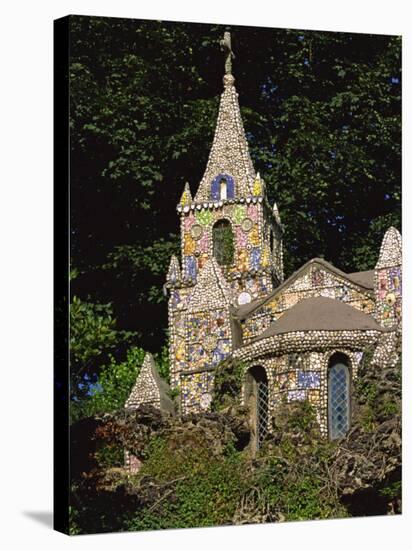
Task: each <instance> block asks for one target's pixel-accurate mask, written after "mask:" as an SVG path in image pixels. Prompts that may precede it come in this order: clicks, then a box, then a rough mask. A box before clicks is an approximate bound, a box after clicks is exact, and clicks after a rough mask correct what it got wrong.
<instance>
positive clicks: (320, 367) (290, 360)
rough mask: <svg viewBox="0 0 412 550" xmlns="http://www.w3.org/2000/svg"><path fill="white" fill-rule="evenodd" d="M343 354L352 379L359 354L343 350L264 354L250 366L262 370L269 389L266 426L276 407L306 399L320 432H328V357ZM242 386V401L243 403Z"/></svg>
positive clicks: (355, 375)
mask: <svg viewBox="0 0 412 550" xmlns="http://www.w3.org/2000/svg"><path fill="white" fill-rule="evenodd" d="M337 352H338V353H343V354H344V355H345V356H346V357H347V359H348V364H349V366H350V368H351V371H352V378H353V380H355V379H356V377H357V373H358V367H359V363H360V361H361V359H362V355H363V353H362V351H356V352H354V351H350V350H346V349H336V350H329V351H326V352H308V353H303V354H299V353H290V354H285V355H282V356H278V357H276V356H271V355H268V356H266V357H264V358H262V359H261V360H260V361H256V362H253V363H252V362H251V365H252V364H253V365H260V366H262V367H264V369H265V371H266V375H267V378H268V387H269V426H270V427H271V426H272V421H273V420H275V417H276V408H277V407H278V406H279V405H280V404H281V403H285V402H286V403H291V402H293V401H303V400H308V401H309V402H310V403H311V404H312V405H313V406H314V408H315V410H316V417H317V421H318V423H319V427H320V430H321V433H322V434H323V435H325V436H326V435H327V433H328V366H329V361H330V358H331V357H332V355H334V354H335V353H337ZM244 396H245V386H244V387H243V391H242V402H243V404H246V403H245V397H244Z"/></svg>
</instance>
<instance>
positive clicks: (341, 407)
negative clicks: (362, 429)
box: [328, 355, 351, 440]
mask: <svg viewBox="0 0 412 550" xmlns="http://www.w3.org/2000/svg"><path fill="white" fill-rule="evenodd" d="M348 364H349V362H348V360H347V358H346V357H345V356H343V355H336V356H334V357H332V358H331V360H330V364H329V370H328V432H329V439H331V440H334V439H341V438H343V437H345V436H346V434H347V432H348V431H349V428H350V407H351V403H350V397H351V396H350V390H351V373H350V370H349V366H348Z"/></svg>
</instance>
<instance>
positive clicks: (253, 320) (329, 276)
mask: <svg viewBox="0 0 412 550" xmlns="http://www.w3.org/2000/svg"><path fill="white" fill-rule="evenodd" d="M372 294H373V293H372V292H368V291H366V290H365V291H363V290H362V289H361V287H359V286H358V285H356V284H354V283H351V282H350V281H347V280H346V279H344V278H343V277H342V278H341V277H339V276H338V275H335V274H333V273H331V272H329V271H327V270H326V269H322V268H321V267H320V266H318V265H313V266H311V267H310V268H309V269H308V270H307V272H306V273H303V274H302V275H301V276H300V277H298V278H297V279H296V280H295V281H294V282H293V283H292V284H291V285H290V286H288V287H287V288H285V289H284V290H283V291H281V292H279V293H278V294H276V296H274V297H273V299H272V300H270V301H269V302H267V303H266V304H265V305H264V306H263V307H262V308H260V309H259V310H257V311H256V313H255V314H254V315H253V316H251V317H250V318H248V319H246V320H245V321H243V322H242V329H243V343H248V342H250V341H251V339H253V338H255V337H256V336H258V335H259V334H261V333H262V332H263V331H264V330H265V329H266V328H268V326H269V325H270V324H271V323H272V322H273V321H276V320H277V319H279V318H280V317H281V316H282V315H283V313H284V312H285V311H287V310H289V309H290V308H291V307H293V306H294V305H296V304H297V303H298V302H299V301H300V300H303V299H305V298H312V297H315V296H324V297H327V298H333V299H335V300H341V301H343V302H345V303H347V304H348V305H350V306H352V307H354V308H356V309H358V310H360V311H363V312H364V313H367V314H373V313H374V309H375V301H374V297H373V295H372Z"/></svg>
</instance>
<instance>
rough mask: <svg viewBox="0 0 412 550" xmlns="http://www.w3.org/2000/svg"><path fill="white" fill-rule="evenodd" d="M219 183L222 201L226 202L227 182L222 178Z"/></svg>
mask: <svg viewBox="0 0 412 550" xmlns="http://www.w3.org/2000/svg"><path fill="white" fill-rule="evenodd" d="M219 183H220V200H226V199H227V180H226V178H222V179H221V180H220V182H219Z"/></svg>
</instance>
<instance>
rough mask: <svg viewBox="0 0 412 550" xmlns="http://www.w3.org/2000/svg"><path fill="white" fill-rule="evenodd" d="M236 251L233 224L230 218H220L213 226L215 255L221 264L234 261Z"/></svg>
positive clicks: (228, 263)
mask: <svg viewBox="0 0 412 550" xmlns="http://www.w3.org/2000/svg"><path fill="white" fill-rule="evenodd" d="M234 252H235V247H234V240H233V231H232V226H231V224H230V222H229V221H228V220H219V221H217V222H216V223H215V225H214V226H213V255H214V257H215V258H216V261H217V263H218V264H219V265H230V264H232V263H233V256H234Z"/></svg>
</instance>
